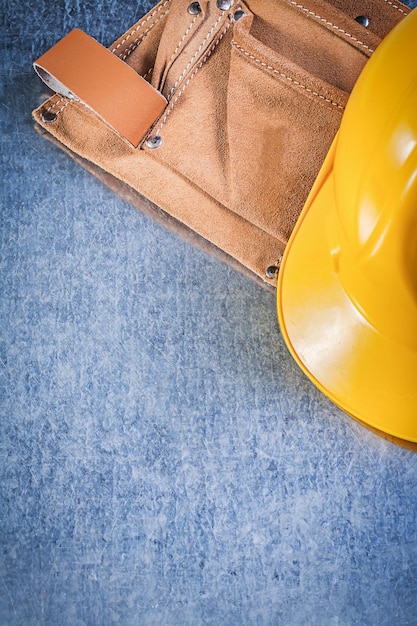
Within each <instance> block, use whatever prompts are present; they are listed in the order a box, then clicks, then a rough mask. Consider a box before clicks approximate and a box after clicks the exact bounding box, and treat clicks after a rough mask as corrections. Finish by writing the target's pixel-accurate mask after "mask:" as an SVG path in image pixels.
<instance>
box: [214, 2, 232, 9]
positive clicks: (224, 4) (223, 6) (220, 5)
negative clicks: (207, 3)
mask: <svg viewBox="0 0 417 626" xmlns="http://www.w3.org/2000/svg"><path fill="white" fill-rule="evenodd" d="M232 4H233V2H232V1H231V0H217V6H218V8H219V9H220V10H221V11H228V10H229V9H230V7H231V6H232Z"/></svg>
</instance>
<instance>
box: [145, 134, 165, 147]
mask: <svg viewBox="0 0 417 626" xmlns="http://www.w3.org/2000/svg"><path fill="white" fill-rule="evenodd" d="M145 143H146V145H147V146H148V148H152V149H154V148H159V146H160V145H161V144H162V137H160V136H159V135H154V136H153V137H149V139H147V141H146V142H145Z"/></svg>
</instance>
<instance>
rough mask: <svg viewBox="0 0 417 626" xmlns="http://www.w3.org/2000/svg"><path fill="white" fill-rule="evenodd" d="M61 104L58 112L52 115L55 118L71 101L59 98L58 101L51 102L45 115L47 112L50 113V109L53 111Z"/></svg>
mask: <svg viewBox="0 0 417 626" xmlns="http://www.w3.org/2000/svg"><path fill="white" fill-rule="evenodd" d="M61 102H63V103H64V104H63V105H62V106H61V108H60V109H58V111H53V113H55V115H56V116H58V115H59V114H60V113H61V111H63V110H64V109H65V107H66V106H68V105H69V103H70V102H71V100H69V99H68V98H63V97H62V98H59V99H58V100H56V101H55V102H53V103H52V104H51V105H50V106H49V107H48V108H47V109H46V110H45V113H48V112H49V111H52V109H55V107H56V106H58V104H60V103H61Z"/></svg>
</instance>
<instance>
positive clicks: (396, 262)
mask: <svg viewBox="0 0 417 626" xmlns="http://www.w3.org/2000/svg"><path fill="white" fill-rule="evenodd" d="M277 295H278V317H279V321H280V326H281V330H282V333H283V335H284V338H285V340H286V342H287V345H288V347H289V349H290V351H291V353H292V354H293V356H294V357H295V359H296V361H297V362H298V364H299V365H300V367H301V368H302V369H303V371H304V372H305V373H306V374H307V376H309V378H311V380H312V381H313V382H314V383H315V384H316V385H317V387H318V388H319V389H320V390H321V391H323V392H324V393H325V394H326V395H327V396H328V397H329V398H330V399H331V400H332V401H333V402H334V403H335V404H337V405H338V406H339V407H340V408H341V409H343V410H344V411H345V412H346V413H348V414H350V415H351V416H352V417H354V418H356V419H358V420H359V421H361V422H363V423H364V424H365V425H367V426H369V427H371V428H372V429H376V430H377V431H379V432H382V433H384V434H386V435H389V436H391V437H392V438H395V439H399V440H402V441H403V442H411V447H416V446H414V445H413V443H414V444H416V443H417V9H416V10H414V11H412V12H411V13H410V14H409V16H408V17H406V18H405V19H404V20H403V21H402V22H400V23H399V24H398V25H397V26H396V27H395V28H394V29H393V30H392V31H391V33H390V34H389V35H388V36H387V37H386V38H385V39H384V40H383V42H382V43H381V44H380V46H379V47H378V48H377V50H376V51H375V53H374V54H373V56H372V57H371V59H370V60H369V61H368V63H367V64H366V66H365V68H364V69H363V71H362V73H361V75H360V76H359V79H358V81H357V83H356V85H355V87H354V89H353V92H352V95H351V97H350V98H349V101H348V105H347V107H346V111H345V113H344V116H343V119H342V123H341V126H340V130H339V132H338V134H337V136H336V138H335V140H334V142H333V144H332V146H331V148H330V151H329V153H328V155H327V157H326V160H325V162H324V164H323V166H322V168H321V170H320V173H319V175H318V177H317V179H316V181H315V183H314V186H313V188H312V190H311V192H310V195H309V197H308V199H307V202H306V204H305V206H304V208H303V211H302V213H301V215H300V217H299V220H298V222H297V224H296V227H295V229H294V231H293V233H292V236H291V238H290V241H289V243H288V245H287V248H286V251H285V254H284V258H283V260H282V264H281V269H280V273H279V278H278V290H277Z"/></svg>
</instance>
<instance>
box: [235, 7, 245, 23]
mask: <svg viewBox="0 0 417 626" xmlns="http://www.w3.org/2000/svg"><path fill="white" fill-rule="evenodd" d="M245 15H246V13H245V11H244V10H243V9H238V10H237V11H235V12H234V14H233V19H234V20H235V22H237V21H238V20H241V19H242V17H245Z"/></svg>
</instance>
